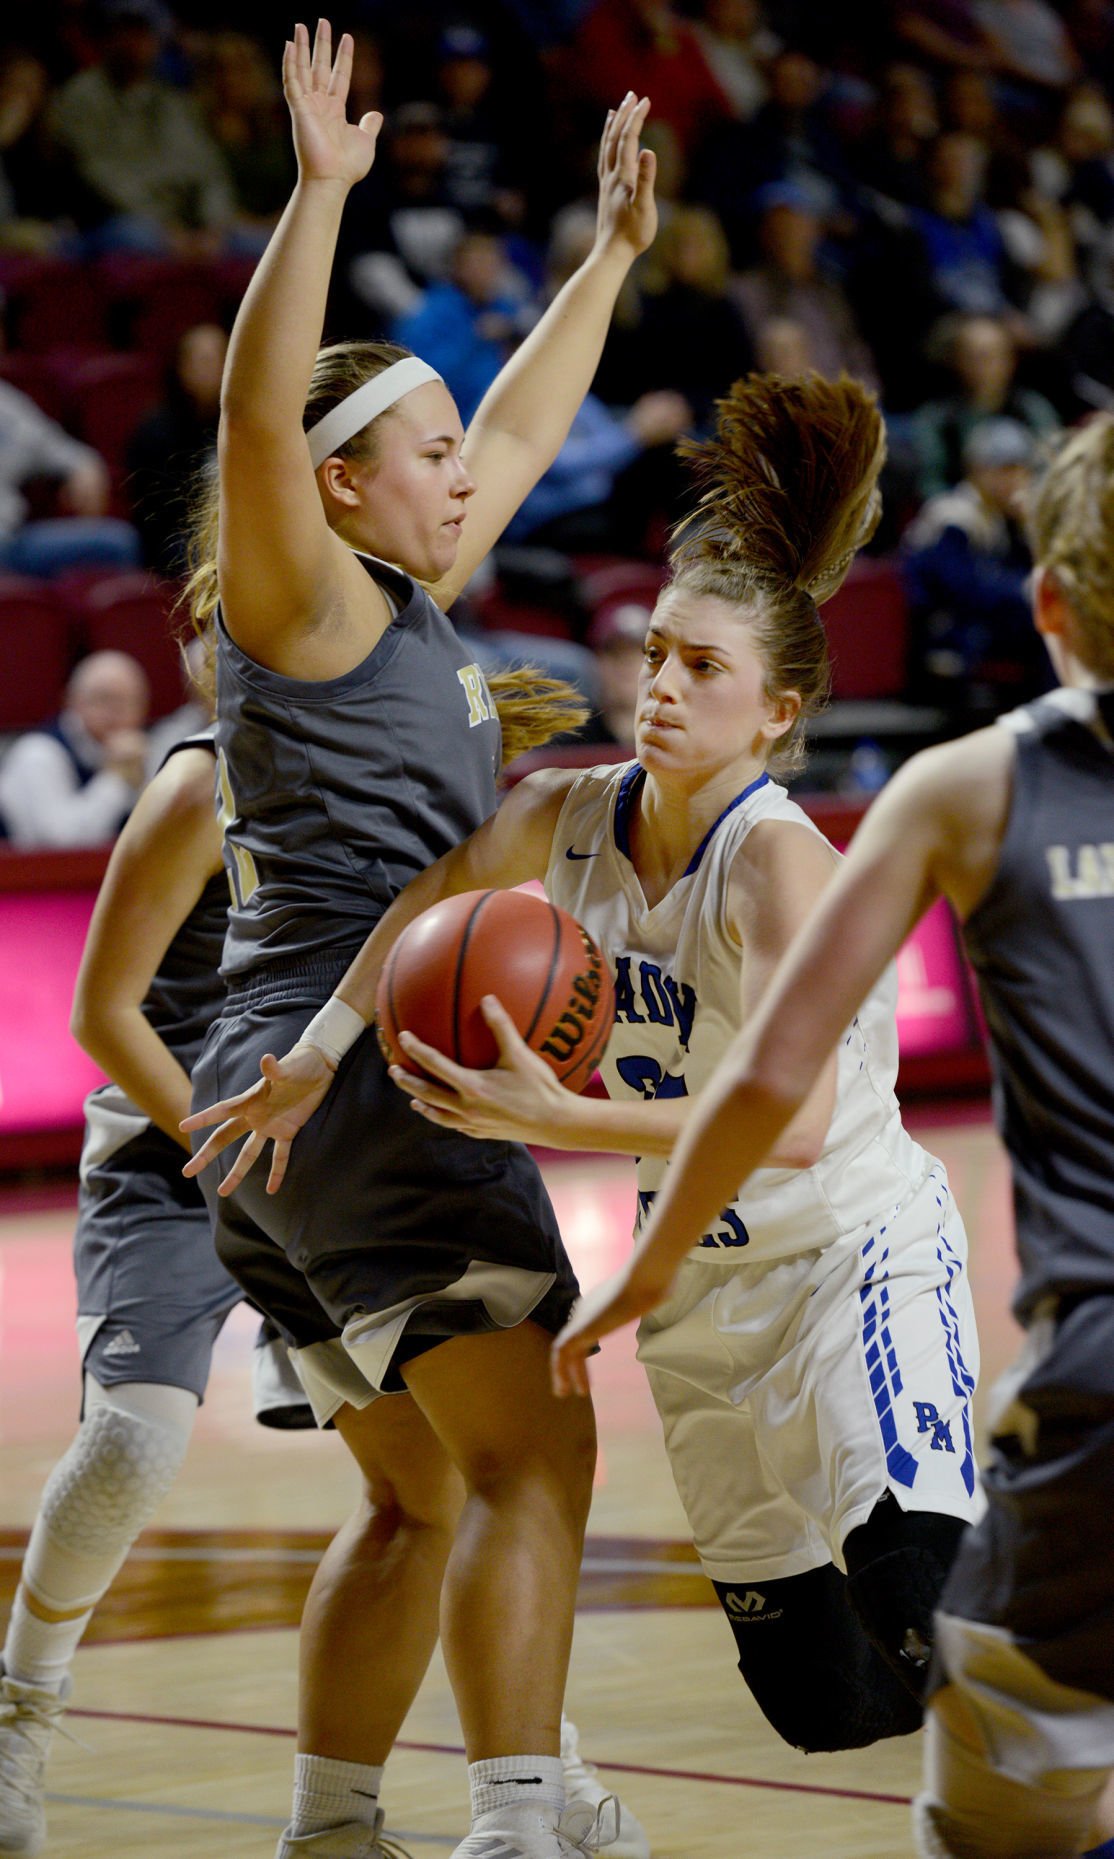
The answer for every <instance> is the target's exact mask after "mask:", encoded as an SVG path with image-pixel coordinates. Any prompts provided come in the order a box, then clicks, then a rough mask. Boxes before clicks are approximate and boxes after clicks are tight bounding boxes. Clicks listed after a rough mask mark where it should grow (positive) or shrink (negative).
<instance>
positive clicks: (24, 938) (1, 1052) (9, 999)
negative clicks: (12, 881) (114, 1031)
mask: <svg viewBox="0 0 1114 1859" xmlns="http://www.w3.org/2000/svg"><path fill="white" fill-rule="evenodd" d="M92 909H93V894H92V892H90V891H80V890H78V891H45V892H41V893H39V894H32V895H26V894H20V893H13V894H8V895H0V950H3V962H2V963H0V1132H3V1133H9V1132H16V1131H23V1130H55V1129H72V1128H73V1127H74V1126H75V1125H76V1124H79V1123H80V1122H81V1106H82V1102H83V1100H84V1098H85V1095H86V1093H87V1092H88V1091H91V1090H92V1089H93V1086H94V1085H97V1084H103V1083H104V1074H103V1072H100V1071H98V1070H97V1067H96V1066H95V1065H94V1064H93V1061H92V1060H91V1059H90V1058H87V1057H86V1055H85V1053H84V1052H83V1051H82V1050H81V1047H80V1046H79V1045H78V1044H77V1041H76V1040H75V1039H74V1038H73V1036H72V1035H71V1033H70V1005H71V1001H72V998H73V985H74V978H75V976H76V974H77V970H78V964H79V962H80V960H81V950H82V945H83V943H84V941H85V932H86V930H87V929H88V927H89V917H90V915H91V913H92Z"/></svg>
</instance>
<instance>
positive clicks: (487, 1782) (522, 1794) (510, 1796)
mask: <svg viewBox="0 0 1114 1859" xmlns="http://www.w3.org/2000/svg"><path fill="white" fill-rule="evenodd" d="M468 1786H469V1788H470V1789H471V1792H472V1825H473V1826H475V1825H476V1823H477V1821H478V1820H479V1819H480V1817H481V1815H483V1814H491V1813H493V1812H495V1810H496V1809H499V1810H505V1809H507V1808H521V1807H526V1808H534V1809H536V1810H537V1812H538V1813H539V1814H540V1815H541V1816H542V1818H545V1819H548V1818H549V1817H550V1816H552V1819H553V1820H554V1821H556V1820H557V1819H558V1818H559V1817H560V1813H561V1809H562V1808H563V1807H564V1805H565V1777H564V1771H563V1769H562V1767H561V1758H560V1756H491V1757H489V1758H488V1759H487V1760H486V1761H484V1762H470V1763H469V1765H468ZM516 1818H517V1816H516Z"/></svg>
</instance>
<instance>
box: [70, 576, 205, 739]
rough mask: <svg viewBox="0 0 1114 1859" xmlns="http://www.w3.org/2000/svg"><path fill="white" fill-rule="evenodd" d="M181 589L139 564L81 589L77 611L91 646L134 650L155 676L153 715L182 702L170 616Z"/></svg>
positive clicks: (84, 638) (88, 648)
mask: <svg viewBox="0 0 1114 1859" xmlns="http://www.w3.org/2000/svg"><path fill="white" fill-rule="evenodd" d="M177 592H178V589H177V586H176V584H175V583H174V582H172V581H160V580H159V579H158V578H157V576H155V575H150V574H145V573H144V572H143V571H142V570H141V569H136V570H132V571H129V572H127V573H125V574H117V575H111V576H108V577H102V578H99V579H97V580H96V581H94V582H93V583H92V585H91V586H89V587H87V588H86V589H85V590H84V591H83V593H82V594H81V597H80V600H79V602H78V604H77V606H76V608H75V612H76V615H77V618H78V621H79V624H80V628H81V633H82V641H83V645H84V648H85V650H86V651H87V652H99V651H112V650H115V651H118V652H130V653H131V655H132V657H133V658H136V659H138V660H139V663H140V664H141V665H142V666H143V669H144V671H145V672H146V673H147V676H148V678H149V679H150V681H151V715H152V717H160V716H165V715H166V713H167V711H168V710H174V709H176V708H177V707H178V705H179V704H180V703H183V702H184V697H183V691H182V672H181V661H180V656H179V652H178V644H177V640H176V638H175V636H174V633H175V630H176V628H175V624H174V621H173V620H172V619H171V608H172V607H173V604H174V600H175V597H176V595H177Z"/></svg>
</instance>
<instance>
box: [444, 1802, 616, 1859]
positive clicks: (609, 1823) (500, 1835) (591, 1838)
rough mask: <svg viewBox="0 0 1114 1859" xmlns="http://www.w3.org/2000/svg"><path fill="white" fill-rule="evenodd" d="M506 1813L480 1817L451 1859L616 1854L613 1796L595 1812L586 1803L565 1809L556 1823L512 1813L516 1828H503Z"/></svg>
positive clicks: (570, 1857)
mask: <svg viewBox="0 0 1114 1859" xmlns="http://www.w3.org/2000/svg"><path fill="white" fill-rule="evenodd" d="M505 1811H506V1810H500V1809H499V1808H494V1809H493V1810H492V1811H491V1813H490V1814H481V1816H480V1819H479V1822H478V1824H477V1825H476V1826H474V1827H473V1828H472V1831H471V1833H470V1834H469V1835H468V1836H467V1838H466V1839H463V1840H462V1841H461V1842H460V1845H459V1846H457V1847H454V1849H453V1853H452V1859H577V1855H578V1854H581V1855H582V1854H584V1853H598V1852H599V1851H600V1850H601V1849H602V1848H604V1847H606V1848H607V1851H608V1853H611V1852H613V1851H614V1846H613V1844H612V1842H613V1840H614V1838H615V1835H616V1833H617V1832H618V1830H619V1803H618V1801H617V1800H616V1799H615V1796H614V1795H613V1794H610V1795H604V1797H603V1800H602V1801H601V1802H600V1805H599V1806H598V1807H596V1808H591V1807H589V1806H588V1805H587V1804H586V1803H580V1804H578V1805H576V1806H573V1807H566V1809H565V1811H564V1813H563V1814H562V1815H561V1818H560V1820H558V1821H557V1822H556V1823H554V1822H553V1821H551V1820H549V1819H548V1818H547V1817H546V1815H545V1814H543V1813H541V1812H538V1813H536V1814H529V1815H526V1816H524V1815H522V1814H516V1813H513V1810H512V1818H513V1821H514V1823H515V1824H514V1825H512V1826H504V1827H501V1826H500V1825H499V1824H498V1823H499V1820H500V1818H501V1813H502V1812H505ZM528 1821H533V1823H534V1824H533V1825H532V1826H529V1825H527V1824H526V1823H527V1822H528Z"/></svg>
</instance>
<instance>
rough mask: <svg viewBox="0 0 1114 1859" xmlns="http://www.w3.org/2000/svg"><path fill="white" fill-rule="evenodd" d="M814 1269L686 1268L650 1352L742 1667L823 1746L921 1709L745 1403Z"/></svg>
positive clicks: (802, 1738) (798, 1739) (653, 1386)
mask: <svg viewBox="0 0 1114 1859" xmlns="http://www.w3.org/2000/svg"><path fill="white" fill-rule="evenodd" d="M808 1269H809V1268H808V1266H807V1264H800V1263H793V1264H790V1265H788V1266H786V1267H783V1268H780V1269H778V1270H777V1271H776V1272H775V1273H774V1274H773V1276H771V1274H770V1273H769V1271H768V1270H764V1269H763V1268H760V1267H759V1268H752V1267H747V1268H742V1269H741V1270H740V1268H738V1267H737V1266H736V1265H735V1264H734V1263H733V1262H731V1261H727V1262H726V1263H724V1262H720V1263H716V1262H714V1261H709V1263H708V1264H706V1265H705V1264H704V1263H703V1262H701V1261H692V1262H691V1263H688V1264H686V1265H685V1266H684V1267H683V1268H682V1273H681V1276H680V1279H679V1281H678V1289H677V1291H676V1293H675V1295H674V1297H673V1298H671V1299H670V1300H669V1302H668V1304H667V1305H665V1306H664V1307H663V1308H662V1310H661V1311H660V1312H655V1313H654V1315H653V1317H652V1318H650V1319H644V1321H643V1324H642V1327H641V1330H640V1332H639V1357H640V1359H641V1361H642V1362H643V1365H644V1367H645V1368H646V1372H647V1377H648V1380H649V1384H650V1390H651V1393H652V1394H653V1396H654V1400H655V1403H656V1405H657V1408H658V1412H659V1415H660V1416H661V1421H662V1427H663V1430H664V1433H665V1442H666V1448H667V1451H668V1453H669V1461H670V1467H671V1469H672V1472H673V1478H674V1482H675V1483H676V1486H677V1492H678V1495H679V1497H680V1499H681V1502H682V1504H683V1506H684V1508H685V1514H686V1516H687V1517H688V1520H689V1524H690V1527H691V1529H692V1532H693V1540H694V1542H695V1544H696V1547H697V1551H698V1553H699V1555H700V1559H701V1563H702V1565H703V1567H704V1570H705V1573H706V1574H707V1575H708V1576H709V1578H710V1579H711V1581H712V1583H713V1585H714V1587H715V1590H716V1594H717V1596H718V1598H719V1602H720V1605H721V1607H722V1608H723V1611H724V1615H725V1617H726V1620H727V1622H728V1625H729V1626H730V1628H731V1632H732V1635H733V1636H734V1640H735V1646H736V1652H737V1657H738V1665H739V1670H740V1672H741V1673H742V1676H743V1678H744V1680H745V1682H746V1684H747V1687H748V1689H749V1690H750V1691H751V1693H752V1695H753V1697H754V1699H755V1702H756V1703H757V1704H758V1706H759V1708H760V1709H761V1711H762V1712H763V1714H764V1716H765V1717H766V1718H767V1721H768V1722H769V1723H770V1724H771V1725H772V1727H773V1728H774V1729H775V1730H776V1731H777V1733H778V1735H779V1736H781V1737H782V1738H784V1740H785V1741H786V1742H787V1743H790V1744H792V1745H793V1746H794V1747H795V1748H797V1749H804V1750H809V1751H816V1750H833V1749H847V1748H858V1747H861V1746H863V1745H865V1744H868V1743H873V1742H876V1741H877V1740H878V1739H879V1738H880V1737H883V1736H894V1735H898V1734H902V1733H904V1732H906V1731H909V1730H914V1729H916V1728H918V1727H919V1724H920V1711H919V1709H918V1708H917V1707H916V1706H915V1705H914V1704H913V1702H912V1700H911V1699H910V1698H909V1696H908V1693H907V1692H906V1691H905V1689H904V1687H903V1686H902V1685H901V1684H900V1683H899V1682H898V1680H897V1679H896V1678H895V1677H894V1675H893V1673H892V1672H891V1671H890V1670H889V1668H888V1667H887V1666H886V1664H885V1662H884V1661H883V1660H882V1659H881V1657H880V1656H879V1654H878V1653H877V1652H876V1650H875V1649H874V1647H872V1646H871V1644H870V1642H869V1641H868V1640H867V1638H866V1635H865V1634H864V1633H863V1631H862V1628H861V1626H860V1625H859V1623H858V1620H857V1619H856V1617H855V1615H854V1613H853V1612H852V1610H851V1609H850V1608H849V1607H848V1605H847V1598H846V1587H847V1583H846V1578H845V1577H844V1576H843V1575H842V1574H841V1573H840V1572H839V1570H837V1569H836V1568H834V1567H833V1566H832V1561H831V1548H830V1545H829V1543H828V1542H827V1540H826V1538H825V1536H824V1534H823V1531H822V1530H821V1529H820V1528H819V1526H818V1525H817V1523H816V1521H815V1520H814V1519H812V1518H811V1517H809V1515H808V1514H807V1513H806V1512H805V1511H804V1510H803V1509H802V1507H801V1505H800V1504H799V1503H798V1502H797V1501H796V1499H795V1498H793V1497H792V1496H791V1495H790V1494H789V1493H788V1492H787V1491H786V1490H785V1488H784V1486H783V1484H782V1483H781V1480H780V1478H779V1477H778V1475H777V1472H776V1470H775V1468H774V1467H773V1466H772V1464H771V1463H770V1461H769V1459H768V1457H767V1456H766V1455H765V1454H763V1452H762V1450H761V1448H760V1446H759V1443H758V1441H757V1438H756V1435H755V1427H754V1420H753V1416H752V1413H751V1410H750V1406H749V1403H748V1402H747V1401H746V1400H741V1401H738V1402H736V1401H734V1400H733V1399H732V1398H731V1395H732V1392H733V1390H734V1389H735V1388H736V1387H737V1385H738V1383H739V1382H740V1381H746V1379H747V1378H748V1377H751V1378H753V1377H754V1375H755V1373H756V1372H757V1371H756V1368H755V1364H756V1362H760V1360H761V1354H762V1352H763V1351H764V1349H765V1342H764V1340H763V1338H764V1336H765V1335H767V1334H768V1333H769V1332H770V1331H771V1330H776V1326H777V1324H778V1321H779V1312H780V1311H781V1309H782V1307H783V1305H784V1303H785V1301H786V1299H788V1300H790V1302H791V1301H792V1300H793V1299H794V1298H795V1296H796V1295H798V1292H799V1286H800V1284H802V1283H804V1282H805V1281H807V1274H808ZM740 1313H745V1314H743V1315H742V1319H741V1320H737V1319H738V1317H739V1315H740ZM752 1319H753V1327H751V1321H752ZM725 1320H726V1321H725Z"/></svg>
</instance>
